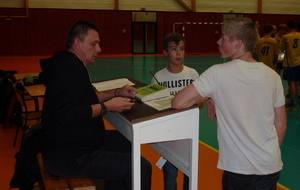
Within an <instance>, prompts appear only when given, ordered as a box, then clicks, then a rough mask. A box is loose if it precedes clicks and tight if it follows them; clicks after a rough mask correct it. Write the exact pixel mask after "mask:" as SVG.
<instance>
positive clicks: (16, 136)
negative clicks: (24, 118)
mask: <svg viewBox="0 0 300 190" xmlns="http://www.w3.org/2000/svg"><path fill="white" fill-rule="evenodd" d="M19 128H20V126H18V125H17V130H16V135H15V139H14V146H16V143H17V138H18V134H19Z"/></svg>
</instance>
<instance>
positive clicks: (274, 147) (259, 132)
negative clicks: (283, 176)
mask: <svg viewBox="0 0 300 190" xmlns="http://www.w3.org/2000/svg"><path fill="white" fill-rule="evenodd" d="M258 37H259V35H258V33H257V28H256V26H255V24H254V23H253V22H252V20H250V19H249V18H233V19H228V20H226V19H225V20H224V22H223V25H222V37H221V38H220V39H219V40H218V42H217V44H218V45H219V50H220V53H221V56H222V58H230V59H231V60H232V61H230V62H227V63H223V64H217V65H214V66H212V67H210V68H209V69H207V70H206V71H205V72H203V73H202V74H201V75H200V77H199V78H197V79H195V81H194V82H193V83H192V84H191V85H189V86H188V87H186V88H184V89H183V90H181V91H180V92H179V93H178V94H177V95H176V96H175V97H174V99H173V101H172V107H173V108H175V109H181V108H187V107H190V106H192V105H193V104H195V103H196V102H203V101H205V100H206V99H207V98H208V97H209V98H211V99H212V100H213V101H214V103H215V109H216V114H217V118H218V121H217V124H218V143H219V160H218V166H217V167H218V168H219V169H222V170H224V173H223V179H222V185H223V190H229V189H230V190H241V189H247V190H256V189H264V190H276V186H277V181H278V179H279V177H280V171H281V169H282V161H281V151H280V145H281V144H282V141H283V139H284V135H285V131H286V123H287V122H286V111H285V106H284V104H285V99H284V94H283V86H282V82H281V79H280V76H279V75H278V74H277V73H276V72H275V71H274V70H272V69H271V68H270V67H268V66H266V65H265V64H264V63H262V62H256V61H255V60H254V59H253V58H252V52H253V49H254V47H255V45H256V43H257V40H258Z"/></svg>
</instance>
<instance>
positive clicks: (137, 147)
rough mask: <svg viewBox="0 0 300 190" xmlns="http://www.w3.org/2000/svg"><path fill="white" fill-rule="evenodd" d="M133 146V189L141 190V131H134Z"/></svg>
mask: <svg viewBox="0 0 300 190" xmlns="http://www.w3.org/2000/svg"><path fill="white" fill-rule="evenodd" d="M131 146H132V187H133V190H140V189H141V141H140V130H139V129H136V130H133V139H132V142H131Z"/></svg>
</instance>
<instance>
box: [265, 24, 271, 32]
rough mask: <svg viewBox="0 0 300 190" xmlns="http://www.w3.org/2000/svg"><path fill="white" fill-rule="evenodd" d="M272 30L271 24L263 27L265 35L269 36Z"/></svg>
mask: <svg viewBox="0 0 300 190" xmlns="http://www.w3.org/2000/svg"><path fill="white" fill-rule="evenodd" d="M272 30H273V25H272V24H265V26H264V32H265V34H269V33H270V32H272Z"/></svg>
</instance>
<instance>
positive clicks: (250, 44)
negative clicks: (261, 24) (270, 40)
mask: <svg viewBox="0 0 300 190" xmlns="http://www.w3.org/2000/svg"><path fill="white" fill-rule="evenodd" d="M222 30H223V33H224V34H225V35H227V36H228V37H229V40H230V41H231V42H232V41H234V40H241V41H242V42H243V44H244V47H245V49H244V50H245V51H247V52H248V51H250V52H253V50H254V48H255V47H256V44H257V41H258V40H259V38H260V37H259V34H258V31H257V27H256V24H255V22H253V21H252V20H251V19H249V18H247V17H242V18H240V17H238V18H231V19H225V20H224V21H223V26H222Z"/></svg>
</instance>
